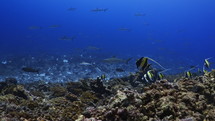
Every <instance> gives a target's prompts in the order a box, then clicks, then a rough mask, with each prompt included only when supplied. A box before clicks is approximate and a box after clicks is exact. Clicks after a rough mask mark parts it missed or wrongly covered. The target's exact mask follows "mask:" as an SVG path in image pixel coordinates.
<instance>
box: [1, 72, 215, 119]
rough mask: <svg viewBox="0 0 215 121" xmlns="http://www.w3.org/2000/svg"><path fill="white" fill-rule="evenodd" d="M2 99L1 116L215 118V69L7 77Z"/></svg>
mask: <svg viewBox="0 0 215 121" xmlns="http://www.w3.org/2000/svg"><path fill="white" fill-rule="evenodd" d="M171 78H172V77H171ZM0 102H1V103H0V119H1V120H8V121H13V120H20V121H24V120H25V121H27V120H28V121H35V120H38V121H46V120H50V121H56V120H57V121H58V120H63V121H75V120H76V121H92V120H93V121H148V120H151V121H153V120H165V121H203V120H204V121H214V120H215V71H214V70H212V71H211V72H208V73H206V74H205V75H203V76H197V77H194V78H185V77H180V78H178V79H177V80H175V81H171V82H170V81H168V80H166V79H163V80H157V81H156V82H154V83H150V84H146V83H145V82H143V80H141V75H140V74H138V73H136V74H131V75H129V76H127V77H123V78H115V79H111V80H108V81H107V80H105V81H104V80H102V79H100V78H97V79H81V80H80V81H78V82H68V83H63V84H62V83H45V82H44V81H37V82H32V83H26V84H19V83H18V81H17V80H16V79H14V78H6V79H5V81H3V82H0Z"/></svg>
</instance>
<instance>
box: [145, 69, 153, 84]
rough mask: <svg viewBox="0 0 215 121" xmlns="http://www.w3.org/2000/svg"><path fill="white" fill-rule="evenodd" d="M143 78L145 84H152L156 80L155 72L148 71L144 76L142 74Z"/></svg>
mask: <svg viewBox="0 0 215 121" xmlns="http://www.w3.org/2000/svg"><path fill="white" fill-rule="evenodd" d="M143 77H144V79H145V81H146V82H153V81H155V80H156V78H155V71H153V70H149V71H147V72H146V74H144V76H143Z"/></svg>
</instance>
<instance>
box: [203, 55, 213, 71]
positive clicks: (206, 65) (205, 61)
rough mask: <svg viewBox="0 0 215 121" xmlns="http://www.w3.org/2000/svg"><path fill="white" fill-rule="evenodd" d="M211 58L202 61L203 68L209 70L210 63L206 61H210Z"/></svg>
mask: <svg viewBox="0 0 215 121" xmlns="http://www.w3.org/2000/svg"><path fill="white" fill-rule="evenodd" d="M211 58H212V57H210V58H206V59H205V60H204V66H205V67H206V68H210V65H211V64H210V62H209V61H208V60H209V59H211Z"/></svg>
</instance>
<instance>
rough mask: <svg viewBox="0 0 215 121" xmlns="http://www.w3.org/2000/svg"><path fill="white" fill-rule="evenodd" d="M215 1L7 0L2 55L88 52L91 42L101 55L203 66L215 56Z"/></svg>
mask: <svg viewBox="0 0 215 121" xmlns="http://www.w3.org/2000/svg"><path fill="white" fill-rule="evenodd" d="M214 6H215V1H213V0H205V1H203V0H19V1H18V0H1V1H0V11H1V14H0V31H1V32H0V35H1V36H0V37H1V38H0V40H1V41H0V54H1V61H4V60H5V59H6V57H7V56H11V57H16V56H17V57H18V56H20V55H21V56H25V55H32V56H33V55H43V54H50V55H51V54H60V55H70V56H73V55H75V53H76V52H77V50H81V51H79V53H77V55H78V54H79V55H81V56H82V54H83V53H86V54H85V55H84V56H86V58H87V57H88V56H91V55H88V56H87V54H89V53H90V54H92V53H91V51H92V50H86V48H87V47H89V46H90V47H95V48H99V49H101V50H100V51H98V52H95V53H96V54H97V55H99V57H101V58H98V57H95V58H94V60H95V61H96V59H97V58H98V59H102V58H103V59H104V58H107V57H112V56H117V57H120V58H129V57H133V58H134V60H133V61H135V60H136V59H138V58H140V57H142V56H149V57H151V58H154V59H155V60H157V61H159V62H160V63H161V64H162V65H164V66H165V67H167V68H176V67H175V66H177V67H180V66H183V67H185V68H189V67H190V66H195V65H200V67H201V66H202V65H203V60H204V59H205V58H209V57H214V52H215V50H214V46H215V7H214ZM86 51H90V52H89V53H87V52H86ZM102 55H104V57H102ZM5 56H6V57H5ZM73 58H74V57H73ZM16 60H19V58H16ZM85 61H86V60H85ZM211 61H214V58H212V59H211ZM80 62H82V61H80ZM212 66H213V67H214V65H213V64H212Z"/></svg>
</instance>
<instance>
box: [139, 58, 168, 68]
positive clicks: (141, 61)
mask: <svg viewBox="0 0 215 121" xmlns="http://www.w3.org/2000/svg"><path fill="white" fill-rule="evenodd" d="M148 60H151V61H152V62H154V63H156V64H157V65H158V66H160V67H161V68H163V69H164V70H168V69H166V68H164V67H163V66H162V65H161V64H160V63H158V62H157V61H155V60H153V59H152V58H149V57H141V58H140V59H139V60H137V62H136V65H137V68H139V69H141V70H146V69H147V67H149V66H150V65H149V64H148Z"/></svg>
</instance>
